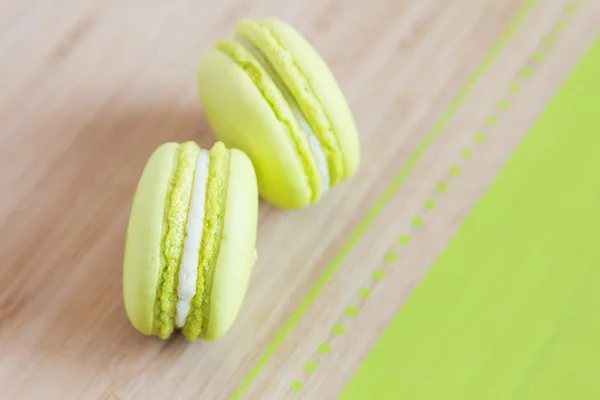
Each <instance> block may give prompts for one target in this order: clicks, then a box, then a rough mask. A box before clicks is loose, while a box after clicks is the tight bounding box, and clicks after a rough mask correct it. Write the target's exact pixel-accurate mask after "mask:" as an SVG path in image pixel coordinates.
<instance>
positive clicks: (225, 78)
mask: <svg viewBox="0 0 600 400" xmlns="http://www.w3.org/2000/svg"><path fill="white" fill-rule="evenodd" d="M236 35H237V37H236V38H234V39H231V40H225V41H222V42H220V43H219V44H217V46H216V48H215V49H213V50H211V51H209V52H208V53H207V54H206V56H205V57H204V58H203V60H202V62H201V64H200V68H199V72H198V74H199V75H198V78H199V79H198V83H199V92H200V98H201V102H202V104H203V106H204V108H205V111H206V114H207V118H208V120H209V122H210V124H211V126H212V127H213V130H214V131H215V134H216V135H217V137H218V138H219V139H220V140H222V141H223V142H225V143H226V144H227V145H228V146H229V147H233V148H238V149H241V150H243V151H244V152H245V153H246V154H247V155H248V156H249V157H250V159H251V160H252V162H253V164H254V166H255V168H256V172H257V176H258V181H259V191H260V194H261V196H262V197H263V198H265V199H266V200H267V201H269V202H271V203H273V204H275V205H277V206H280V207H284V208H301V207H305V206H307V205H310V204H313V203H316V202H317V201H318V200H319V199H320V197H322V196H323V194H324V193H325V192H326V191H327V190H328V188H329V187H330V186H331V187H333V186H335V185H336V184H338V183H340V182H342V181H344V180H346V179H348V178H349V177H351V176H352V175H353V174H354V173H355V172H356V169H357V167H358V163H359V158H360V152H359V142H358V135H357V132H356V127H355V123H354V119H353V116H352V113H351V111H350V109H349V107H348V105H347V103H346V100H345V99H344V96H343V94H342V92H341V90H340V88H339V86H338V84H337V82H336V81H335V79H334V77H333V74H332V73H331V71H330V70H329V68H328V67H327V65H326V64H325V62H324V61H323V60H322V59H321V57H320V56H319V55H318V54H317V52H316V51H315V50H314V49H313V48H312V46H311V45H310V44H309V43H308V42H307V41H306V40H305V39H304V38H303V37H302V36H301V35H300V34H298V33H297V32H296V31H295V30H294V29H293V28H291V27H290V26H289V25H287V24H285V23H284V22H282V21H280V20H277V19H274V18H267V19H261V20H257V21H243V22H240V23H239V24H238V26H237V28H236ZM236 43H237V45H236ZM290 98H291V99H292V101H290ZM296 108H297V110H296ZM298 114H301V117H302V118H301V119H300V120H298V118H295V117H298ZM302 120H305V121H302ZM301 122H304V123H301ZM306 125H309V129H308V130H310V131H311V133H310V134H309V133H307V132H306V131H307V129H306ZM311 136H314V137H316V138H317V139H318V141H319V145H320V148H321V150H322V153H323V154H324V158H325V162H326V169H327V173H328V176H326V177H323V176H322V175H323V174H321V176H319V171H320V168H319V166H320V160H319V155H318V154H316V152H315V151H314V145H313V144H314V143H313V142H314V140H313V141H311V139H313V138H312V137H311Z"/></svg>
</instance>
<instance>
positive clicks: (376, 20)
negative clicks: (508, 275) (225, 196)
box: [0, 0, 600, 400]
mask: <svg viewBox="0 0 600 400" xmlns="http://www.w3.org/2000/svg"><path fill="white" fill-rule="evenodd" d="M217 4H218V5H217ZM567 4H568V3H567V1H562V0H561V1H555V2H553V3H551V4H550V3H549V2H544V4H543V5H541V6H538V8H537V9H536V10H535V12H534V14H533V15H532V17H531V20H530V21H528V23H527V25H526V26H525V27H524V28H523V29H522V30H521V31H520V32H519V34H518V36H517V37H516V38H515V39H514V40H513V41H512V42H511V44H510V45H509V48H508V49H507V50H506V51H505V52H504V53H503V55H502V56H501V57H500V59H499V60H497V62H495V63H494V65H493V67H492V68H491V69H490V71H489V72H488V73H487V74H486V75H485V77H484V78H483V80H482V81H481V82H480V83H479V84H478V85H477V87H476V89H475V90H474V92H473V93H472V94H471V95H470V96H469V97H468V99H466V100H465V102H464V104H463V105H462V106H461V108H460V112H459V113H457V115H456V116H455V117H454V118H453V119H452V121H451V122H450V123H449V125H448V127H447V128H446V129H445V130H444V133H443V134H442V135H441V136H440V138H439V139H438V140H437V141H436V143H435V144H434V145H433V146H432V148H431V149H430V150H429V151H428V152H427V154H426V156H425V157H424V158H423V160H422V161H421V162H420V163H419V164H418V166H417V168H415V170H414V171H413V173H412V174H411V175H410V177H409V179H408V180H407V181H406V183H405V184H404V185H403V187H402V188H401V190H399V191H398V192H397V193H396V194H395V196H394V197H393V199H392V200H391V201H390V204H389V205H388V206H387V207H386V208H385V209H384V210H383V212H382V213H381V214H380V216H379V217H378V218H377V219H376V220H375V221H374V223H373V225H372V227H371V228H370V229H369V230H368V231H367V233H366V234H365V235H364V237H363V238H362V239H361V241H360V242H359V243H358V244H357V246H355V248H354V249H353V250H352V251H351V252H350V253H349V255H348V256H347V257H346V260H345V261H344V263H343V265H342V267H341V268H340V270H339V271H338V272H337V273H336V275H335V277H334V279H332V281H331V283H330V284H328V285H327V286H326V287H325V288H324V290H323V291H322V293H321V294H320V295H319V296H318V298H317V299H316V301H315V303H314V304H313V305H312V306H311V307H310V308H309V310H308V311H307V313H306V315H305V317H304V318H302V319H301V321H300V322H299V324H298V325H297V327H295V329H294V330H293V332H292V333H291V334H290V335H289V336H288V337H287V338H286V340H285V341H284V342H283V343H282V346H281V347H280V349H279V350H278V351H277V352H276V353H275V354H274V356H273V358H272V359H271V360H270V361H269V362H268V363H267V364H266V366H265V368H264V369H263V371H262V372H261V373H260V374H259V375H258V376H257V378H256V380H255V381H254V382H253V383H252V384H251V386H250V388H249V390H248V392H247V393H246V394H245V398H249V399H279V398H282V396H283V395H285V394H290V393H288V388H289V385H290V383H291V382H292V381H293V380H295V379H297V378H298V377H302V374H303V372H302V367H303V364H304V363H305V362H306V361H308V360H309V359H311V357H313V355H314V354H315V348H316V346H318V344H319V343H320V342H321V341H322V340H325V339H326V338H327V337H328V336H329V332H330V329H331V325H332V324H333V323H335V321H336V318H338V316H339V314H340V312H341V311H343V310H344V308H345V307H346V306H347V305H348V304H350V301H351V299H352V298H353V296H355V293H356V290H357V289H358V288H359V287H360V286H361V284H362V282H365V280H366V279H367V278H368V276H369V274H370V271H372V270H373V269H374V268H376V266H377V265H378V263H380V262H381V256H382V254H385V251H386V249H387V248H388V247H389V246H390V243H392V242H394V241H395V239H396V238H397V236H398V235H399V234H400V233H401V232H402V230H403V229H405V227H406V226H407V225H408V224H410V219H411V218H412V217H413V216H414V215H415V214H416V212H417V210H418V209H419V208H420V207H421V206H422V202H423V201H424V200H425V199H427V198H428V197H429V196H430V195H432V193H433V192H434V191H435V189H432V187H434V186H432V185H435V184H436V183H437V181H439V180H440V179H442V178H443V177H444V176H446V175H445V174H446V173H447V169H448V168H449V167H450V166H451V165H453V163H454V160H455V159H456V154H457V153H456V152H459V151H460V150H461V149H463V148H464V147H465V146H466V145H469V143H470V142H469V141H470V140H472V134H473V133H474V132H475V131H477V130H478V129H479V128H480V127H481V126H482V121H483V120H484V119H485V117H486V116H488V114H489V113H490V112H491V111H492V110H495V107H496V105H497V101H499V100H501V97H502V96H503V93H505V90H506V88H507V87H508V85H509V84H510V83H511V82H512V80H513V78H514V77H515V76H516V74H518V71H519V70H520V68H521V67H522V66H523V65H524V64H525V63H527V62H528V60H529V57H530V55H531V52H532V51H533V50H534V49H535V48H536V46H538V45H539V44H540V42H541V40H542V39H543V38H544V37H545V35H546V34H547V33H548V32H550V30H551V29H552V27H553V25H554V24H555V23H556V21H557V18H559V17H560V15H561V13H562V12H563V11H564V8H565V6H566V5H567ZM51 5H52V6H51ZM519 5H520V3H519V2H518V1H504V2H497V1H492V0H485V1H475V0H467V1H462V2H460V4H459V3H458V2H446V3H441V2H438V1H434V0H431V1H422V2H414V1H404V0H402V1H392V0H390V1H376V2H372V3H370V4H367V2H364V1H358V0H350V1H342V0H326V1H316V0H310V1H305V2H295V3H287V2H283V1H277V0H256V1H250V0H227V1H223V2H220V3H210V2H208V1H206V0H203V1H187V0H173V1H172V2H164V1H158V0H150V1H143V2H142V1H132V2H127V3H124V2H120V1H117V0H104V1H103V0H97V1H75V0H57V1H53V2H52V4H50V2H43V1H41V0H24V1H22V2H11V1H9V0H0V10H2V11H1V12H0V76H2V90H1V91H0V234H1V237H2V238H3V240H2V243H1V244H0V389H2V391H3V395H4V396H5V397H6V398H19V399H21V398H22V399H28V398H31V399H36V398H45V399H50V398H57V399H69V398H73V399H107V398H109V396H115V398H118V399H120V400H123V399H138V398H144V399H169V398H173V399H186V398H196V399H224V398H228V397H229V396H231V394H232V393H233V392H234V391H235V389H236V388H237V386H238V385H239V384H240V383H241V382H242V380H243V379H244V377H245V376H246V375H247V374H248V372H249V371H250V370H251V368H252V367H253V365H254V364H255V363H256V361H257V359H258V358H259V357H260V355H261V354H262V353H263V352H264V351H265V349H266V348H267V347H268V346H269V344H270V343H271V342H272V341H273V339H274V338H275V337H276V335H277V333H278V332H279V331H280V330H281V328H282V327H283V326H284V324H285V323H286V321H287V320H288V319H289V318H290V316H291V315H292V314H293V313H294V311H295V310H296V309H297V308H298V306H299V305H300V303H301V302H302V300H303V299H304V298H305V297H306V295H307V294H308V293H309V292H310V290H311V288H312V287H313V286H314V285H315V283H316V282H317V281H318V279H319V277H320V276H321V275H322V273H323V272H324V271H325V270H326V268H327V267H328V265H329V264H330V263H331V262H332V260H334V259H335V258H336V256H337V254H338V253H339V252H340V250H341V249H342V247H343V246H344V244H345V243H346V242H347V241H348V239H349V237H350V235H351V234H352V232H353V231H355V230H356V228H357V227H358V226H359V224H360V222H361V221H362V219H363V217H364V215H365V214H366V213H367V212H368V211H369V210H370V209H371V208H372V207H373V205H374V204H375V203H376V202H377V200H378V199H379V198H380V197H381V196H382V194H383V192H384V191H385V189H386V187H387V186H388V185H389V183H390V182H391V181H392V180H393V179H394V177H395V175H396V174H397V172H398V171H399V170H400V168H401V167H402V166H403V165H404V164H405V162H406V160H407V159H408V158H409V157H410V155H411V154H412V153H413V152H414V151H415V149H416V148H417V147H418V146H419V144H420V143H421V141H422V140H423V138H424V137H425V135H426V134H427V132H428V131H430V130H431V128H432V127H433V126H434V124H435V123H436V121H437V119H438V118H439V116H440V115H441V114H442V113H443V110H444V109H445V108H446V107H447V105H448V104H449V102H450V101H451V99H452V98H453V97H454V96H455V95H456V93H458V92H459V90H460V89H461V87H463V86H464V85H465V82H466V81H467V79H468V77H469V76H470V74H471V73H472V71H473V69H474V68H475V66H476V65H477V64H478V62H479V61H480V60H481V58H482V57H483V55H484V54H485V53H486V52H487V51H488V49H489V47H490V46H491V45H492V43H493V42H494V41H495V40H496V38H497V37H498V35H499V34H500V32H501V31H502V30H503V29H504V27H505V26H506V25H507V23H508V21H509V20H510V19H511V18H512V16H513V14H514V13H515V11H516V10H517V8H518V7H519ZM586 7H587V9H588V12H581V13H579V14H578V15H577V16H574V17H573V18H577V19H576V21H577V23H574V24H572V26H570V27H569V29H568V30H567V31H565V33H564V35H562V36H561V38H560V40H559V41H558V42H557V43H556V46H555V48H554V49H553V50H552V52H549V53H548V59H547V60H546V61H545V62H544V64H543V65H542V66H541V67H540V68H539V71H537V72H536V74H535V75H534V76H533V77H532V78H531V82H529V84H528V86H527V87H526V88H525V87H524V90H523V92H522V93H521V94H519V96H518V97H515V100H514V103H513V104H512V105H513V106H512V107H511V109H510V110H509V111H507V112H506V114H507V117H505V118H503V119H501V120H500V122H499V123H498V125H496V126H495V127H494V128H493V129H494V131H493V133H494V135H491V139H490V140H489V141H487V142H486V143H485V145H484V146H482V147H481V150H480V151H479V152H478V153H477V154H476V156H475V157H474V158H473V160H472V165H470V166H469V168H464V170H465V173H464V174H463V175H462V176H461V180H460V181H459V183H457V184H456V187H452V190H451V191H450V192H449V193H448V196H447V197H446V198H445V199H444V201H443V202H440V208H439V209H437V211H436V215H435V216H432V218H434V217H435V220H433V219H432V221H436V222H434V223H433V224H431V225H428V226H427V229H425V230H423V231H420V232H419V233H418V235H415V237H414V238H413V239H414V244H415V246H414V247H413V248H411V251H410V253H408V252H407V254H406V255H405V257H406V258H407V263H406V264H405V266H404V268H402V269H401V270H398V271H397V272H395V274H394V275H393V276H390V278H389V279H386V280H385V281H384V283H383V284H382V287H381V288H380V289H379V290H378V291H377V292H375V291H374V295H373V299H372V301H369V303H368V304H366V305H365V308H364V310H361V314H360V315H361V317H360V318H359V319H357V320H356V321H355V325H354V326H352V328H351V329H350V327H349V328H348V333H347V334H346V335H344V336H343V337H342V338H340V340H339V341H338V342H336V346H339V349H340V350H339V351H338V350H336V352H334V353H332V354H331V356H329V357H328V358H327V360H324V361H323V363H322V364H320V366H321V369H320V370H319V373H318V374H315V375H314V376H313V377H311V380H309V381H306V390H305V391H303V392H302V393H300V394H296V393H291V395H294V396H296V397H298V398H307V399H330V398H332V396H334V395H335V394H336V393H339V391H340V390H341V388H342V387H343V385H344V384H345V382H346V381H347V379H348V378H349V376H350V375H351V373H352V372H353V371H354V370H355V369H356V367H357V366H358V364H359V363H360V360H361V359H362V357H364V355H365V354H366V353H367V352H368V350H369V349H370V348H371V346H372V345H373V343H374V342H375V341H376V340H377V338H378V336H379V334H380V333H381V332H382V330H383V329H385V326H386V324H387V322H389V320H390V318H391V317H392V316H393V314H394V313H395V311H397V310H398V309H399V307H400V306H401V304H402V302H403V301H404V299H405V298H406V297H407V296H408V295H409V294H410V292H411V290H412V288H414V286H415V285H416V284H417V283H418V281H419V279H420V277H422V276H423V274H424V273H425V272H426V270H427V268H428V267H429V265H430V264H431V262H432V260H433V259H434V258H435V256H436V254H437V253H438V252H439V251H440V250H441V249H442V248H443V247H444V245H445V244H446V243H447V241H448V240H449V238H450V237H451V235H452V233H453V232H454V231H455V230H456V228H457V227H458V226H459V225H460V222H461V220H462V218H463V217H464V215H465V214H466V213H467V212H468V211H469V209H470V208H471V207H472V205H473V204H474V203H475V202H476V200H477V198H478V197H479V195H480V194H481V192H482V191H483V190H484V189H485V187H486V185H488V184H489V182H490V181H491V180H492V179H493V177H494V175H495V173H496V172H497V170H498V168H499V166H500V165H501V164H502V162H503V161H504V160H505V159H506V157H507V156H508V155H509V154H510V153H511V151H512V150H513V149H514V147H515V146H516V145H517V143H518V142H519V140H520V138H521V137H522V136H523V135H524V134H525V132H526V131H527V129H528V126H529V125H530V124H531V122H532V121H533V120H534V119H535V117H536V116H537V114H538V113H539V111H540V110H541V109H542V108H543V106H544V104H545V103H546V101H547V100H548V98H549V97H550V96H551V95H552V93H553V92H554V91H555V89H556V87H557V86H558V85H559V83H560V81H561V80H562V78H564V76H565V74H566V73H567V72H568V71H569V69H570V68H571V67H572V66H573V65H574V64H575V63H576V61H577V59H578V57H579V56H580V55H581V54H582V53H583V51H584V50H585V47H586V45H587V44H589V43H590V41H591V39H592V38H593V37H594V36H595V34H597V32H596V30H597V27H598V26H600V24H599V21H600V18H599V16H600V13H599V8H600V4H599V3H598V2H597V1H595V2H594V1H589V2H588V4H587V5H586ZM262 15H276V16H279V17H282V18H284V19H286V20H288V21H289V22H290V23H292V24H293V25H294V26H295V27H296V28H297V29H298V30H299V31H300V32H302V33H303V34H304V35H305V36H306V37H307V38H308V39H309V40H310V41H311V42H312V43H314V45H315V47H316V48H317V50H318V51H319V52H320V53H321V54H322V55H323V57H324V58H325V59H326V60H327V62H328V63H329V64H330V66H331V68H332V70H333V72H334V74H335V75H336V77H337V78H338V80H339V82H340V84H341V86H342V88H343V91H344V92H345V93H346V95H347V97H348V100H349V102H350V105H351V107H352V109H353V110H354V112H355V115H356V119H357V123H358V126H359V129H360V135H361V142H362V146H363V160H362V164H361V169H360V171H359V173H358V175H357V176H356V178H355V179H353V180H352V181H350V182H347V183H346V184H344V185H342V186H340V187H339V188H337V189H336V190H335V191H333V192H331V193H330V194H329V195H328V196H327V197H326V198H325V199H324V200H323V201H322V202H321V203H320V204H318V205H317V206H315V207H311V208H309V209H306V210H302V211H296V212H285V211H282V210H278V209H275V208H273V207H271V206H269V205H267V204H261V209H260V227H259V243H258V252H259V261H258V264H257V265H256V268H255V270H254V273H253V277H252V282H251V286H250V289H249V292H248V295H247V298H246V302H245V304H244V308H243V313H242V315H241V316H240V318H239V319H238V321H237V323H236V325H235V327H234V329H233V330H232V331H231V332H230V333H229V334H228V335H227V336H226V337H225V338H224V339H223V340H221V341H219V342H216V343H195V344H189V343H187V342H185V341H184V340H183V339H182V338H181V337H176V338H174V339H173V340H170V341H167V342H161V341H159V340H156V339H154V338H145V337H142V336H140V335H139V334H137V333H136V332H135V331H134V330H133V328H132V327H131V326H130V325H129V323H128V321H127V318H126V316H125V313H124V309H123V301H122V297H121V290H122V287H121V267H122V264H121V263H122V256H123V244H124V236H125V230H126V225H127V218H128V213H129V207H130V202H131V197H132V195H133V192H134V190H135V186H136V184H137V180H138V178H139V175H140V173H141V170H142V168H143V166H144V163H145V162H146V160H147V157H148V156H149V155H150V154H151V152H152V151H153V150H154V149H155V148H156V147H157V146H158V145H160V144H161V143H163V142H166V141H171V140H175V141H184V140H195V141H197V142H198V143H200V144H201V145H210V144H211V143H212V142H213V141H214V138H213V136H212V134H211V132H210V128H209V126H208V125H207V122H206V119H205V117H204V115H203V113H202V108H201V105H200V104H199V102H198V99H197V94H196V82H195V72H196V67H197V64H198V61H199V59H200V57H201V56H202V54H203V52H205V51H206V50H207V49H209V48H210V47H211V46H212V45H213V44H214V42H215V41H216V40H218V39H219V38H221V37H225V36H227V35H229V34H230V32H231V29H232V26H233V24H234V23H235V21H236V20H237V19H239V18H245V17H255V16H262ZM490 133H492V132H490ZM398 294H399V295H398ZM290 398H292V396H290Z"/></svg>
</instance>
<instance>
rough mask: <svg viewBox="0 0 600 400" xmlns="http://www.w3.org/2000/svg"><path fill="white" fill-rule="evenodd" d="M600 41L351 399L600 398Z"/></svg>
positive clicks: (391, 330)
mask: <svg viewBox="0 0 600 400" xmlns="http://www.w3.org/2000/svg"><path fill="white" fill-rule="evenodd" d="M599 90H600V40H597V41H596V43H595V44H594V45H593V47H592V48H591V50H590V51H589V52H588V54H587V55H586V56H585V58H584V59H583V61H582V62H581V63H580V64H579V65H578V67H577V68H576V69H575V71H574V72H573V73H572V75H571V76H570V77H569V79H568V80H567V81H566V82H565V84H564V85H563V87H562V88H561V89H560V91H559V92H558V94H557V95H556V97H555V98H554V99H553V101H552V102H551V103H550V105H549V106H548V108H547V109H546V110H545V112H544V113H543V114H542V116H541V117H540V119H539V120H538V121H537V123H536V124H535V125H534V126H533V128H532V130H531V132H529V134H528V135H527V137H526V138H525V140H524V142H523V143H522V144H521V146H520V147H519V149H518V150H517V151H516V153H515V154H514V155H513V157H512V158H511V160H510V161H509V162H508V164H507V165H506V166H505V167H504V168H503V170H502V171H501V173H500V174H499V176H498V177H497V179H496V181H495V182H494V184H493V185H492V186H491V188H490V189H489V190H488V191H487V193H486V194H485V195H484V196H483V198H482V199H481V201H480V202H479V204H478V205H477V206H476V207H475V209H474V210H473V212H472V213H471V215H470V216H469V217H468V218H467V220H466V221H465V223H464V225H463V226H462V227H461V229H460V231H459V232H458V234H457V235H456V236H455V238H454V239H453V240H452V242H451V243H450V245H449V246H448V248H447V249H446V251H445V252H444V253H443V254H442V255H441V256H440V258H439V259H438V260H437V261H436V263H435V265H434V266H433V268H432V270H431V271H430V273H429V274H428V275H427V277H426V278H425V279H424V281H423V282H422V284H421V285H420V287H419V288H418V289H417V290H416V291H415V293H414V294H413V296H412V297H411V299H409V301H408V302H407V303H406V305H405V307H404V308H403V309H402V310H401V311H400V312H399V313H398V315H397V316H396V317H395V319H394V320H393V321H392V322H391V324H390V325H389V327H388V329H387V330H386V332H385V333H384V334H383V336H382V338H381V340H380V341H379V342H378V343H377V345H376V346H375V348H374V349H373V350H372V352H371V353H370V354H369V355H368V357H367V358H366V359H365V361H364V363H363V364H362V365H361V367H360V368H359V370H358V371H357V373H356V374H355V375H354V377H353V378H352V379H351V381H350V382H349V384H348V385H347V387H346V388H345V390H344V391H343V393H342V394H341V396H340V397H339V398H340V399H341V400H359V399H360V400H365V399H376V400H381V399H401V400H421V399H435V400H445V399H449V400H454V399H456V400H470V399H474V400H488V399H499V400H509V399H510V400H513V399H528V400H529V399H539V400H553V399H560V400H588V399H589V400H592V399H593V400H597V399H600V356H599V355H600V92H599Z"/></svg>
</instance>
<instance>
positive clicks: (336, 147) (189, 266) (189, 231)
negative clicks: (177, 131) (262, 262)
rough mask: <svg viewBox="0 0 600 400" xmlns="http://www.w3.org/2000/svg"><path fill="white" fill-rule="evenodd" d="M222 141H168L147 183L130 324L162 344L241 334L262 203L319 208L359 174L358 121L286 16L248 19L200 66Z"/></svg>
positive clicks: (204, 98) (209, 112) (203, 96)
mask: <svg viewBox="0 0 600 400" xmlns="http://www.w3.org/2000/svg"><path fill="white" fill-rule="evenodd" d="M198 84H199V95H200V101H201V103H202V104H203V106H204V110H205V113H206V116H207V120H208V122H209V125H210V126H211V128H212V129H213V131H214V133H215V136H216V137H217V139H218V141H217V143H216V144H215V145H214V146H213V147H212V148H211V149H210V150H209V149H201V148H200V147H199V146H198V145H197V144H196V143H194V142H187V143H182V144H180V143H165V144H163V145H162V146H160V147H159V148H158V149H156V150H155V151H154V153H153V154H152V155H151V156H150V158H149V160H148V162H147V163H146V166H145V168H144V171H143V172H142V176H141V178H140V181H139V183H138V186H137V189H136V192H135V195H134V198H133V203H132V208H131V215H130V219H129V226H128V229H127V237H126V247H125V255H124V265H123V296H124V303H125V310H126V313H127V316H128V318H129V320H130V322H131V323H132V325H133V326H134V327H135V328H136V329H137V330H138V331H139V332H141V333H143V334H145V335H154V336H158V337H160V338H162V339H166V338H168V337H170V336H171V334H172V333H173V332H174V331H175V330H178V329H179V330H181V331H182V333H183V335H184V336H185V337H186V338H187V339H188V340H189V341H196V340H198V339H200V338H202V339H204V340H209V341H210V340H217V339H219V338H221V337H222V336H223V335H224V334H226V333H227V331H228V330H229V329H230V328H231V327H232V325H233V323H234V321H235V319H236V318H237V315H238V313H239V310H240V308H241V306H242V303H243V300H244V297H245V294H246V290H247V286H248V281H249V279H250V275H251V270H252V268H253V266H254V264H255V262H256V258H257V257H256V250H255V247H256V235H257V225H258V198H259V196H260V197H262V198H263V199H264V200H266V201H267V202H270V203H271V204H273V205H275V206H277V207H280V208H286V209H299V208H304V207H307V206H309V205H312V204H315V203H317V202H318V201H319V200H320V199H321V198H322V197H323V196H324V195H325V194H326V193H327V191H328V190H330V189H331V188H333V187H335V186H336V185H337V184H339V183H341V182H343V181H345V180H347V179H349V178H350V177H352V176H353V175H354V174H355V172H356V170H357V168H358V164H359V158H360V150H359V140H358V134H357V131H356V127H355V122H354V118H353V116H352V113H351V111H350V108H349V107H348V104H347V102H346V100H345V98H344V95H343V93H342V91H341V90H340V88H339V86H338V84H337V82H336V80H335V78H334V76H333V74H332V72H331V71H330V69H329V67H328V66H327V64H326V63H325V62H324V61H323V59H322V58H321V57H320V56H319V54H318V53H317V52H316V50H315V49H314V48H313V47H312V46H311V44H310V43H309V42H308V41H307V40H306V39H305V38H304V37H302V35H300V34H299V33H298V32H297V31H296V30H294V29H293V28H292V27H291V26H290V25H288V24H286V23H285V22H283V21H281V20H279V19H276V18H264V19H259V20H252V21H242V22H239V23H238V24H237V26H236V29H235V35H234V37H233V38H232V39H227V40H223V41H221V42H219V43H218V44H217V45H216V46H215V47H214V48H213V49H211V50H210V51H209V52H208V53H207V54H206V55H205V56H204V58H203V59H202V61H201V63H200V67H199V70H198Z"/></svg>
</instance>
